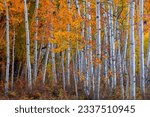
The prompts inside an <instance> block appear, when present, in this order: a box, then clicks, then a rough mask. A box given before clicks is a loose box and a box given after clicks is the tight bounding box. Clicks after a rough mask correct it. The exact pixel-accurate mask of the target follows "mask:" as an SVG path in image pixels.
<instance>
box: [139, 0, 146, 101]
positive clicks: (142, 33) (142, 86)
mask: <svg viewBox="0 0 150 117" xmlns="http://www.w3.org/2000/svg"><path fill="white" fill-rule="evenodd" d="M143 4H144V3H143V0H140V27H139V28H140V90H141V96H142V98H143V99H144V96H145V71H144V28H143V9H144V8H143Z"/></svg>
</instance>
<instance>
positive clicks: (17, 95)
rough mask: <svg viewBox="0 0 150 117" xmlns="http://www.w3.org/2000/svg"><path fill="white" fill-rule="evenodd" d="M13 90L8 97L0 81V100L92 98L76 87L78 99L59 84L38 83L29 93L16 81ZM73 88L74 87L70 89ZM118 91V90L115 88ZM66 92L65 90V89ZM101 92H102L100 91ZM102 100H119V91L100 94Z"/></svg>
mask: <svg viewBox="0 0 150 117" xmlns="http://www.w3.org/2000/svg"><path fill="white" fill-rule="evenodd" d="M14 86H15V87H14V89H13V90H10V91H9V92H8V95H5V93H4V83H3V82H2V81H0V89H1V90H0V100H92V99H93V97H92V96H91V95H92V94H91V95H90V96H88V97H86V96H85V95H84V92H83V90H82V87H78V94H79V97H77V96H76V94H75V91H74V90H72V92H68V91H64V90H63V88H62V85H61V84H57V85H56V86H52V85H48V84H47V85H46V86H43V85H42V84H41V83H40V82H38V83H36V85H35V86H33V88H32V91H29V90H28V89H27V88H26V87H27V84H26V83H25V81H23V80H18V81H16V82H15V84H14ZM72 88H74V87H72ZM117 89H119V88H117ZM66 90H67V89H66ZM102 91H103V90H102ZM136 97H137V98H136V99H137V100H141V99H142V98H141V96H140V93H139V91H137V96H136ZM125 98H126V97H125ZM101 99H102V100H121V95H120V92H119V90H118V91H116V92H112V93H111V95H110V93H109V92H106V91H103V92H101ZM145 99H146V100H150V87H148V88H147V89H146V96H145Z"/></svg>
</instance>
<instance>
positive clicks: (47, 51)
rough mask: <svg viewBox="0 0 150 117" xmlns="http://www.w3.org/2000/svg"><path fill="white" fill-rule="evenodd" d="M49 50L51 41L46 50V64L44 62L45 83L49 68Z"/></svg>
mask: <svg viewBox="0 0 150 117" xmlns="http://www.w3.org/2000/svg"><path fill="white" fill-rule="evenodd" d="M49 51H50V43H49V42H48V44H47V50H46V57H45V64H44V74H43V84H45V79H46V70H47V63H48V56H49Z"/></svg>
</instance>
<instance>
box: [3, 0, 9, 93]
mask: <svg viewBox="0 0 150 117" xmlns="http://www.w3.org/2000/svg"><path fill="white" fill-rule="evenodd" d="M4 6H5V11H6V59H7V61H6V79H5V95H7V94H8V89H9V67H10V44H9V13H8V6H7V2H6V0H4Z"/></svg>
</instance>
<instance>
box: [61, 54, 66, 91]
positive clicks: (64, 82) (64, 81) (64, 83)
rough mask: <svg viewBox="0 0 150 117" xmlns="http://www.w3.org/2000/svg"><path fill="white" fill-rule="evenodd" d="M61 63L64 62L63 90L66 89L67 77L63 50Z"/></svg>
mask: <svg viewBox="0 0 150 117" xmlns="http://www.w3.org/2000/svg"><path fill="white" fill-rule="evenodd" d="M61 64H62V76H63V90H64V91H66V78H65V67H64V52H62V58H61Z"/></svg>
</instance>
